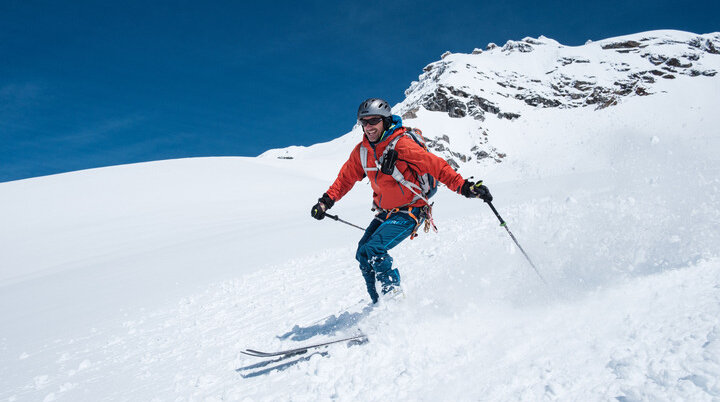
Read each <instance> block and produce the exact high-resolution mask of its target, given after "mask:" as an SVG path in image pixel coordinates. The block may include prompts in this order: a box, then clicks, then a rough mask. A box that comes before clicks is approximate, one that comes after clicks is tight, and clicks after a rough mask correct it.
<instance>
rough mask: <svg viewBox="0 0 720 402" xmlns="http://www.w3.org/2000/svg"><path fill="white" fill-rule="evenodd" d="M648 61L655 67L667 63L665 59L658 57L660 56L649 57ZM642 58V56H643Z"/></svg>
mask: <svg viewBox="0 0 720 402" xmlns="http://www.w3.org/2000/svg"><path fill="white" fill-rule="evenodd" d="M649 56H650V57H648V61H649V62H650V63H652V64H654V65H656V66H659V65H660V64H663V63H665V62H666V61H667V57H665V56H660V55H654V54H653V55H649ZM643 57H644V56H643Z"/></svg>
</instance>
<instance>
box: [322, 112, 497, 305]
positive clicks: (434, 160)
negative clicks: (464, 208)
mask: <svg viewBox="0 0 720 402" xmlns="http://www.w3.org/2000/svg"><path fill="white" fill-rule="evenodd" d="M357 118H358V123H359V124H360V125H361V126H362V130H363V133H364V135H363V139H362V141H361V142H360V143H359V144H358V145H357V146H355V148H354V149H353V151H352V152H351V153H350V157H349V158H348V160H347V162H345V164H344V165H343V167H342V168H341V169H340V173H338V176H337V179H335V182H334V183H333V184H332V185H331V186H330V188H329V189H328V190H327V192H326V193H325V194H323V196H322V197H320V198H319V199H318V203H317V204H315V205H314V206H313V207H312V209H311V212H310V214H311V215H312V217H313V218H315V219H318V220H320V219H323V218H324V217H325V211H327V210H328V209H330V208H332V206H333V205H334V204H335V202H337V201H339V200H340V199H341V198H342V197H343V196H344V195H345V194H347V192H348V191H350V189H352V187H353V186H354V185H355V182H358V181H360V180H362V179H363V178H364V177H365V176H368V178H369V180H370V185H371V187H372V189H373V206H374V208H373V210H375V211H377V214H376V215H375V218H374V219H373V220H372V222H370V224H369V225H368V227H367V229H366V230H365V234H364V235H363V237H362V238H361V239H360V242H359V243H358V248H357V253H356V255H355V258H356V259H357V261H358V262H359V263H360V271H361V272H362V275H363V278H364V279H365V284H366V286H367V291H368V293H369V294H370V298H371V299H372V301H373V303H377V302H378V299H379V295H378V292H377V288H376V284H375V282H376V280H377V281H378V282H380V285H381V293H382V294H388V293H393V294H395V293H399V292H401V291H402V289H401V288H400V273H399V272H398V270H397V268H393V266H392V263H393V259H392V257H390V255H388V250H390V249H391V248H393V247H395V246H397V245H398V244H399V243H400V242H401V241H403V240H405V239H406V238H407V237H409V236H410V235H414V234H415V232H416V231H417V228H418V227H419V226H420V225H421V224H422V223H423V222H424V221H425V220H426V219H428V220H429V221H431V220H432V215H431V214H432V212H431V209H430V205H428V200H427V198H428V196H429V195H428V194H427V193H425V194H424V193H423V192H422V191H421V190H420V184H421V180H422V176H423V175H425V174H430V175H431V176H432V177H433V178H436V179H437V180H439V181H440V182H442V183H443V184H445V185H446V186H447V187H448V188H449V189H451V190H453V191H455V192H457V193H460V194H462V195H464V196H465V197H468V198H481V199H483V200H485V201H488V202H489V201H492V195H490V191H488V188H487V187H486V186H484V185H481V184H480V183H477V184H476V183H474V182H472V181H469V180H466V179H463V177H462V176H461V175H460V174H459V173H457V172H455V170H454V169H453V168H452V167H451V166H450V165H448V163H447V162H446V161H445V160H443V159H442V158H440V157H438V156H435V155H433V154H432V153H430V152H429V151H427V150H426V149H425V148H423V146H422V145H421V144H419V143H418V142H417V141H416V140H414V139H413V138H412V136H410V135H407V133H409V132H410V130H411V129H409V128H407V127H403V125H402V119H401V118H400V116H397V115H393V114H392V112H391V110H390V105H389V104H388V103H387V102H386V101H384V100H382V99H378V98H370V99H368V100H366V101H364V102H363V103H361V104H360V107H359V108H358V112H357ZM363 147H364V148H365V150H363V149H362V148H363ZM393 150H394V151H397V152H396V153H394V152H392V151H393ZM362 158H364V159H365V160H364V161H363V160H362ZM397 172H399V174H401V176H400V175H399V174H398V173H397ZM393 173H394V174H393ZM430 195H431V194H430Z"/></svg>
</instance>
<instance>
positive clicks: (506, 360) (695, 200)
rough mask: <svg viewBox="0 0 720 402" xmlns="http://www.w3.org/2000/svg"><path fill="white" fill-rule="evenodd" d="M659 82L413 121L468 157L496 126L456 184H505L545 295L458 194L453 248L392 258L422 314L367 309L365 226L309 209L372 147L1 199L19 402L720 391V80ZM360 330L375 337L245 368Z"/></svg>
mask: <svg viewBox="0 0 720 402" xmlns="http://www.w3.org/2000/svg"><path fill="white" fill-rule="evenodd" d="M586 50H587V49H586ZM480 56H482V55H480ZM450 57H454V56H450ZM709 57H715V59H710V58H709ZM718 59H720V55H710V56H708V59H707V60H705V61H704V62H705V63H706V65H709V64H712V63H715V64H714V65H715V68H716V69H717V70H720V62H719V60H718ZM525 60H528V59H525ZM506 68H507V70H512V69H513V65H512V64H509V65H508V66H507V67H506ZM521 70H522V69H521V68H520V67H518V71H521ZM660 89H661V91H658V92H657V93H655V94H653V95H651V96H643V97H630V98H626V99H625V100H623V101H622V102H620V103H619V104H618V105H617V106H613V107H609V108H606V109H601V110H594V109H593V108H575V109H542V108H538V109H535V108H531V107H529V106H527V105H523V104H521V103H518V104H517V105H516V109H515V110H516V111H519V112H520V114H521V117H520V118H518V119H517V120H514V121H509V120H507V119H497V118H495V117H493V116H489V117H487V119H486V120H485V121H484V122H476V121H474V120H472V119H470V118H464V119H453V118H450V117H448V116H447V114H445V113H441V112H428V111H424V110H420V111H419V113H418V117H417V118H416V119H411V120H410V121H408V124H410V125H412V126H415V127H420V128H422V129H423V131H424V132H425V133H426V134H431V135H432V134H433V133H438V132H446V133H454V134H453V135H454V137H453V138H451V143H453V141H454V142H455V143H459V142H462V141H463V138H464V137H463V135H470V134H468V133H472V132H473V130H479V129H480V128H479V127H482V129H483V130H487V131H488V132H489V135H490V141H491V143H492V145H493V146H494V147H496V148H498V149H500V150H502V152H505V153H507V157H506V158H505V159H504V160H503V161H502V162H501V163H480V164H478V163H474V162H473V163H467V164H463V165H462V166H461V167H460V172H461V173H462V174H463V175H465V176H470V175H474V176H475V177H476V178H482V179H483V180H484V181H485V183H486V184H487V185H488V186H489V187H490V189H491V191H492V192H493V194H494V196H495V202H494V204H495V206H496V207H497V208H498V210H499V212H500V213H501V214H502V216H503V218H505V220H506V221H507V222H508V226H509V228H510V229H511V230H512V231H513V233H514V234H515V235H516V236H517V238H518V240H519V241H520V242H521V244H522V245H523V247H524V248H525V250H526V251H527V252H528V253H529V254H530V256H531V258H533V260H534V262H535V263H536V264H537V266H538V268H539V269H540V271H541V272H542V274H543V276H544V277H545V278H546V279H547V281H548V283H549V286H545V285H544V284H543V283H542V282H541V281H540V280H539V279H538V277H537V275H536V274H535V273H534V272H533V271H532V269H531V267H530V265H529V264H528V263H527V261H525V260H524V258H523V256H522V254H520V253H519V252H518V251H517V250H516V248H515V247H514V245H513V243H512V242H511V240H510V238H509V236H508V235H507V233H506V232H505V230H504V229H502V228H501V227H499V226H498V222H497V220H496V218H495V217H494V215H492V213H491V211H490V209H489V208H488V207H487V206H485V205H484V204H483V203H482V202H480V201H476V200H466V199H463V198H461V197H459V196H457V195H456V194H453V193H451V192H450V191H448V190H447V189H444V188H443V189H440V190H439V193H438V195H437V196H436V197H435V198H434V200H435V203H436V204H435V205H436V206H435V220H436V223H437V224H438V227H439V233H437V234H434V233H429V234H424V233H423V234H422V235H421V236H420V237H419V238H418V239H415V240H413V241H409V240H408V241H406V242H404V243H402V245H401V246H399V247H398V248H396V249H395V250H393V251H392V255H393V257H394V258H395V262H396V265H397V266H398V267H399V269H400V271H401V274H402V277H403V286H404V288H405V293H406V297H405V298H404V299H400V300H391V301H384V302H381V304H380V305H379V306H376V307H374V308H369V307H368V297H367V295H366V294H365V290H364V284H363V281H362V278H361V276H360V273H359V270H358V268H357V263H356V262H355V261H354V253H355V245H356V244H357V241H358V240H359V238H360V235H361V232H360V231H359V230H357V229H354V228H352V227H349V226H345V225H342V224H340V223H337V222H333V221H330V220H327V219H326V220H324V221H322V222H317V221H315V220H313V219H312V218H310V216H309V210H310V207H311V206H312V205H313V204H314V203H315V202H316V201H315V200H316V199H317V198H318V197H319V196H320V195H321V194H322V193H323V192H324V191H325V190H326V189H327V187H328V185H329V184H330V183H331V182H332V180H333V179H334V177H335V174H336V173H337V170H338V169H339V168H340V165H341V164H342V163H343V162H344V161H345V159H346V158H347V156H348V154H349V152H350V150H351V149H352V147H353V146H354V145H355V144H356V143H357V141H359V138H360V137H359V133H358V132H357V131H353V132H352V133H350V134H348V135H346V136H343V137H340V138H338V139H337V140H335V141H332V142H330V143H326V144H318V145H316V146H313V147H307V148H293V149H292V152H293V153H294V159H277V158H276V157H275V156H277V155H284V154H286V152H288V151H287V150H277V151H271V152H269V153H267V154H266V155H264V156H263V157H260V158H205V159H188V160H174V161H164V162H154V163H146V164H138V165H128V166H118V167H112V168H105V169H95V170H89V171H81V172H74V173H69V174H63V175H56V176H49V177H43V178H37V179H29V180H22V181H16V182H9V183H2V184H0V222H1V224H2V230H1V231H0V317H1V320H2V321H1V325H0V328H1V330H0V362H1V363H0V400H18V401H25V400H33V401H35V400H39V401H42V400H47V401H51V400H67V401H78V400H88V401H97V400H244V399H245V400H327V399H337V400H348V401H357V400H428V401H430V400H432V401H436V400H452V401H456V400H614V399H617V400H626V401H633V400H679V399H683V400H714V399H717V398H720V318H719V317H720V258H719V256H718V250H719V249H720V199H719V196H720V189H719V188H720V179H719V175H718V174H719V173H720V168H719V167H718V166H720V165H719V164H718V162H719V161H718V159H720V158H719V157H718V156H717V155H718V154H719V153H720V128H719V127H720V118H719V117H718V113H717V111H718V110H720V101H719V99H720V98H718V96H717V95H718V94H719V93H720V80H719V79H718V77H678V78H677V79H675V80H668V81H663V82H662V83H661V88H660ZM463 133H464V134H463ZM370 198H371V190H370V188H369V185H368V184H367V183H366V182H362V183H358V184H357V185H356V187H355V188H354V189H353V191H352V192H351V193H350V194H349V195H348V196H347V197H346V198H345V199H343V200H341V201H340V202H338V203H337V204H336V206H335V207H334V208H333V210H332V211H333V212H334V213H337V214H338V215H340V217H341V218H343V219H346V220H348V221H351V222H353V223H356V224H359V225H366V224H367V223H369V221H370V220H371V219H372V214H371V212H370V211H369V204H370ZM358 329H360V330H362V331H363V332H365V333H366V334H367V335H368V337H369V339H370V341H369V343H367V344H366V345H361V346H353V347H349V348H348V347H346V346H344V345H336V346H333V347H331V348H328V349H324V350H320V351H318V352H317V353H310V354H306V355H302V356H298V357H295V358H292V359H285V360H280V361H277V362H271V363H267V364H266V363H265V360H263V359H258V358H254V357H249V356H245V355H242V354H240V351H241V350H243V349H245V348H248V347H250V348H255V349H260V350H276V349H283V348H290V347H297V346H299V345H303V344H305V343H307V342H313V341H321V340H328V339H332V338H335V337H338V336H344V335H350V334H353V333H355V332H356V331H357V330H358Z"/></svg>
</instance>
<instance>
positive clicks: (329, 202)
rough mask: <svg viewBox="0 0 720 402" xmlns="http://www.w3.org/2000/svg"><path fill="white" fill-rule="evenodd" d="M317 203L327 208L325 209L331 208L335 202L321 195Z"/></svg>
mask: <svg viewBox="0 0 720 402" xmlns="http://www.w3.org/2000/svg"><path fill="white" fill-rule="evenodd" d="M318 201H319V202H322V203H323V204H324V205H325V206H326V207H327V209H330V208H332V206H333V205H334V204H335V201H333V200H332V198H330V196H329V195H327V193H325V194H323V196H322V197H320V198H318Z"/></svg>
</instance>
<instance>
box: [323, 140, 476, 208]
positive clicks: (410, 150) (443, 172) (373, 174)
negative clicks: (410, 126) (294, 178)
mask: <svg viewBox="0 0 720 402" xmlns="http://www.w3.org/2000/svg"><path fill="white" fill-rule="evenodd" d="M406 130H407V128H406V127H400V128H398V129H396V130H395V131H393V132H392V133H391V134H390V135H389V136H387V137H385V138H383V139H382V140H381V141H380V142H378V143H376V144H375V145H374V146H373V145H372V144H370V141H368V139H367V137H366V136H365V135H364V134H363V140H362V141H361V142H360V143H359V144H358V145H357V146H355V148H353V150H352V153H350V158H348V160H347V162H345V164H344V165H343V167H342V168H341V169H340V173H338V177H337V179H335V182H334V183H333V184H332V185H331V186H330V188H329V189H328V191H327V195H328V196H330V198H332V200H333V201H335V202H337V201H338V200H340V199H341V198H342V197H343V196H344V195H345V194H347V192H348V191H350V189H352V188H353V186H354V185H355V183H356V182H358V181H360V180H362V179H363V178H364V177H365V171H364V170H363V167H362V163H361V162H360V147H366V148H367V150H368V152H367V164H366V166H372V167H374V166H375V160H376V159H377V158H379V157H381V156H382V154H383V151H384V150H385V148H386V147H387V146H388V145H389V144H390V142H392V140H393V139H395V138H396V137H398V136H402V137H401V138H400V139H399V140H398V142H397V144H396V145H395V150H397V152H398V160H397V162H396V166H397V168H398V169H399V170H400V172H401V173H402V174H403V176H404V177H405V179H406V180H408V181H411V182H413V183H415V184H418V179H417V177H420V176H422V175H423V174H425V173H430V174H431V175H432V176H433V177H435V178H436V179H437V180H438V181H439V182H441V183H443V184H445V185H446V186H447V187H448V188H449V189H450V190H452V191H456V192H459V191H460V187H462V185H463V182H464V181H465V179H463V177H462V176H461V175H460V174H459V173H457V172H456V171H455V170H454V169H453V168H452V167H451V166H450V165H448V163H447V162H446V161H445V160H444V159H442V158H440V157H438V156H436V155H433V154H432V153H430V152H428V151H426V150H425V149H423V148H422V147H421V146H420V145H418V143H416V142H415V141H414V140H413V139H412V138H410V137H408V136H407V135H404V134H405V131H406ZM367 175H368V178H369V179H370V185H371V186H372V189H373V203H374V205H375V206H376V207H380V208H382V209H384V210H392V209H393V208H398V207H402V206H405V205H408V206H411V207H419V206H423V205H426V202H425V200H423V199H418V200H416V201H415V202H414V203H412V204H410V203H411V202H412V200H413V198H415V194H413V193H412V192H411V191H410V190H409V189H408V188H407V187H404V186H403V185H401V184H400V183H399V182H397V181H396V180H395V179H393V177H392V176H390V175H387V174H384V173H382V172H380V171H377V170H376V171H369V172H368V173H367Z"/></svg>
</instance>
